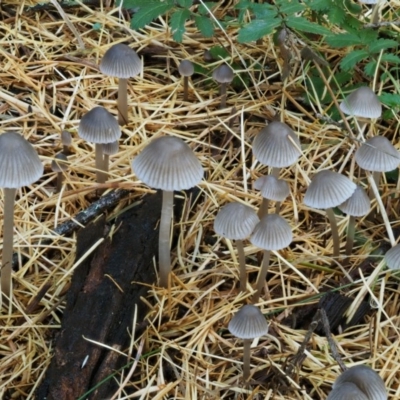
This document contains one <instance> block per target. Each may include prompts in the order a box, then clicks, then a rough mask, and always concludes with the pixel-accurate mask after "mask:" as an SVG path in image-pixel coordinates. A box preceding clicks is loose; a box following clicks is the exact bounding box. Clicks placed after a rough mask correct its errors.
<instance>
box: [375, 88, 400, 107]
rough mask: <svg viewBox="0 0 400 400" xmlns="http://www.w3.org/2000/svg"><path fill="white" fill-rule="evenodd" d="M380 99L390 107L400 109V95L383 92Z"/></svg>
mask: <svg viewBox="0 0 400 400" xmlns="http://www.w3.org/2000/svg"><path fill="white" fill-rule="evenodd" d="M378 97H379V100H380V101H381V102H382V103H383V104H385V105H387V106H388V107H400V94H396V93H386V92H382V94H381V95H380V96H378Z"/></svg>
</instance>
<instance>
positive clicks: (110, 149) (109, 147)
mask: <svg viewBox="0 0 400 400" xmlns="http://www.w3.org/2000/svg"><path fill="white" fill-rule="evenodd" d="M118 150H119V144H118V140H116V141H114V142H111V143H104V144H103V155H104V160H103V166H104V171H106V172H108V162H109V159H110V156H115V154H117V153H118Z"/></svg>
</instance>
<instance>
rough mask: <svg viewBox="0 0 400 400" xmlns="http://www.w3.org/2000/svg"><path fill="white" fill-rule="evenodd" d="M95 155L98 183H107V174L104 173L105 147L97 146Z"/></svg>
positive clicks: (97, 144) (98, 144)
mask: <svg viewBox="0 0 400 400" xmlns="http://www.w3.org/2000/svg"><path fill="white" fill-rule="evenodd" d="M95 153H96V181H97V183H105V181H106V174H105V173H104V156H103V145H102V144H101V143H96V144H95Z"/></svg>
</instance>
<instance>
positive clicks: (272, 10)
mask: <svg viewBox="0 0 400 400" xmlns="http://www.w3.org/2000/svg"><path fill="white" fill-rule="evenodd" d="M251 11H253V13H254V16H255V17H256V19H263V18H272V17H276V16H277V15H278V10H277V9H276V7H273V6H271V5H270V4H258V3H254V4H253V5H252V6H251Z"/></svg>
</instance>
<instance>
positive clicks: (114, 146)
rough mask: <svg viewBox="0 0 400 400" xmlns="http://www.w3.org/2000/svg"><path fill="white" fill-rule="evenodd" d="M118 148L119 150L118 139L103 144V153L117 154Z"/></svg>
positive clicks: (108, 154)
mask: <svg viewBox="0 0 400 400" xmlns="http://www.w3.org/2000/svg"><path fill="white" fill-rule="evenodd" d="M118 150H119V144H118V140H116V141H115V142H111V143H104V144H103V154H105V155H107V156H113V155H115V154H117V153H118Z"/></svg>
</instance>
